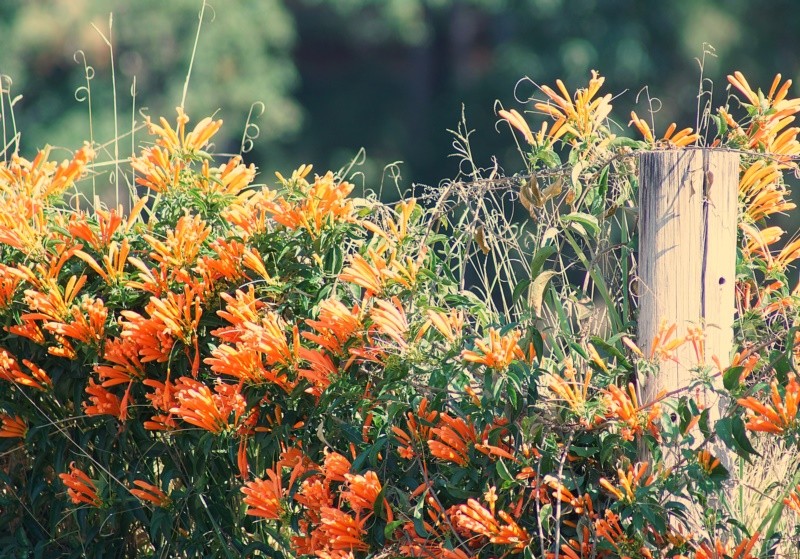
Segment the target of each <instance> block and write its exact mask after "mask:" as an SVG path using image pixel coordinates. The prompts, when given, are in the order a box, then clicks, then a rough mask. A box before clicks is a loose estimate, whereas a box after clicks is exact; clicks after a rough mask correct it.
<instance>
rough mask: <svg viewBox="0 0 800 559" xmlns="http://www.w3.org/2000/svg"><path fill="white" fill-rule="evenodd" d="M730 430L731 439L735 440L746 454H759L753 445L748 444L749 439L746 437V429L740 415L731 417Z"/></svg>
mask: <svg viewBox="0 0 800 559" xmlns="http://www.w3.org/2000/svg"><path fill="white" fill-rule="evenodd" d="M731 423H732V431H733V440H734V441H736V444H738V445H739V446H740V447H741V448H742V449H743V450H744V451H745V452H747V453H748V454H755V455H756V456H759V457H760V456H761V454H759V453H758V451H757V450H756V449H755V448H753V445H752V444H750V439H748V438H747V429H746V428H745V426H744V420H743V419H742V418H741V417H733V418H732V422H731Z"/></svg>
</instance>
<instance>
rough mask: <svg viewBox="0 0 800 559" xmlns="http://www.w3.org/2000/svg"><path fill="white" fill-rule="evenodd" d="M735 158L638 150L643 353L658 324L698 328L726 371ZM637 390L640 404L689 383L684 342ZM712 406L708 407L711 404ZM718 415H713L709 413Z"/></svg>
mask: <svg viewBox="0 0 800 559" xmlns="http://www.w3.org/2000/svg"><path fill="white" fill-rule="evenodd" d="M738 182H739V154H738V153H736V152H730V151H722V150H714V149H700V148H687V149H679V150H678V149H668V150H656V151H649V152H644V153H642V154H641V156H640V160H639V192H640V194H639V211H640V215H639V263H638V267H639V283H638V288H639V289H638V291H639V332H638V342H639V346H640V347H641V348H642V350H643V351H644V352H645V354H648V353H649V351H650V349H651V347H652V344H653V341H654V338H655V336H656V334H657V332H658V330H659V325H660V324H661V321H664V320H665V321H667V323H670V324H671V323H675V324H676V325H677V329H678V332H677V334H678V335H679V336H683V335H685V333H686V329H687V327H689V326H702V327H704V329H705V333H706V340H705V359H706V363H707V364H710V363H711V358H712V357H713V356H716V357H717V358H718V359H719V361H720V362H721V364H722V366H723V367H725V366H727V365H728V364H729V359H730V354H731V349H732V346H733V318H734V311H735V300H734V284H735V276H736V229H737V203H738V193H737V192H738ZM677 357H678V361H679V363H674V362H672V361H665V362H662V363H661V369H660V372H659V374H658V375H657V377H656V378H648V379H646V380H645V382H644V386H643V387H642V394H641V396H642V400H643V402H650V401H652V400H653V398H654V397H655V396H656V394H658V393H659V392H660V391H662V390H666V391H667V392H670V391H672V390H675V389H678V388H682V387H685V386H688V385H689V383H690V382H691V379H692V373H691V371H690V370H689V369H690V368H691V366H692V365H694V364H696V361H697V359H696V357H695V354H694V350H693V349H692V347H691V345H690V344H685V345H684V346H683V347H682V348H680V350H679V351H678V355H677ZM716 404H717V403H716V402H707V405H710V406H712V407H716ZM711 414H712V417H715V416H717V414H716V410H712V411H711Z"/></svg>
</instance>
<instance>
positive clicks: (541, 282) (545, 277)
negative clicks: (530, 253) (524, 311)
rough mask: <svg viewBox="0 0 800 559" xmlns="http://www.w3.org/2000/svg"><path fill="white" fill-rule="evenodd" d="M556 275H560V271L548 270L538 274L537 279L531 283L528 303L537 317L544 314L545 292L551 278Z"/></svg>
mask: <svg viewBox="0 0 800 559" xmlns="http://www.w3.org/2000/svg"><path fill="white" fill-rule="evenodd" d="M555 275H558V272H554V271H553V270H547V271H545V272H542V273H541V274H539V275H538V276H536V279H534V280H533V282H532V283H531V286H530V289H529V290H528V305H529V306H530V308H532V309H533V312H534V314H535V315H536V316H537V317H540V316H542V302H543V301H544V292H545V289H547V284H548V283H549V282H550V279H551V278H552V277H553V276H555Z"/></svg>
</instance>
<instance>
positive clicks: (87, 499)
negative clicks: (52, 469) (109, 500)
mask: <svg viewBox="0 0 800 559" xmlns="http://www.w3.org/2000/svg"><path fill="white" fill-rule="evenodd" d="M69 468H70V471H69V473H62V474H58V477H59V478H61V481H62V483H63V484H64V485H66V486H67V495H69V498H70V499H72V502H73V503H74V504H76V505H80V504H81V503H83V504H87V505H90V506H93V507H98V508H99V507H100V506H102V504H103V501H102V499H100V497H99V496H98V495H97V486H96V485H95V483H94V481H93V480H92V479H90V478H89V476H87V475H86V474H85V473H84V472H83V471H81V470H80V469H78V468H77V467H75V462H72V463H70V465H69Z"/></svg>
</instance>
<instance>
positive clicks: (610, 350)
mask: <svg viewBox="0 0 800 559" xmlns="http://www.w3.org/2000/svg"><path fill="white" fill-rule="evenodd" d="M589 341H590V342H592V345H593V346H594V347H595V349H597V350H600V351H603V352H605V353H607V354H608V355H611V356H613V357H615V358H616V360H617V363H619V364H620V365H621V366H622V367H624V368H625V369H627V370H629V371H632V370H633V365H631V363H630V361H628V359H627V358H626V357H625V354H624V353H622V352H621V351H620V350H618V349H617V348H616V347H614V346H613V345H611V344H610V343H608V342H607V341H605V340H604V339H603V338H598V337H597V336H592V337H591V338H589Z"/></svg>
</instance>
